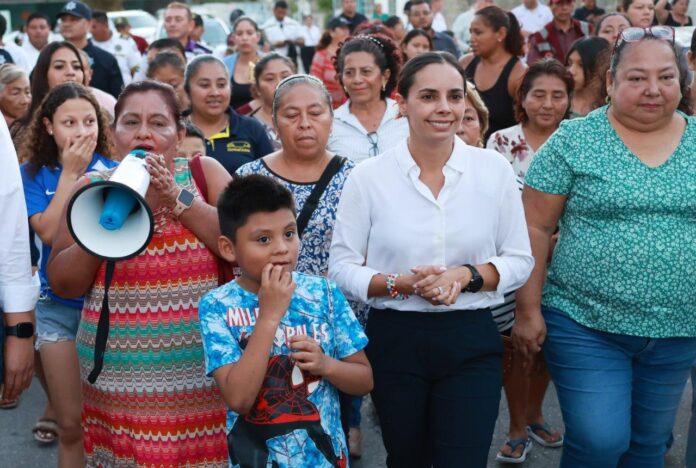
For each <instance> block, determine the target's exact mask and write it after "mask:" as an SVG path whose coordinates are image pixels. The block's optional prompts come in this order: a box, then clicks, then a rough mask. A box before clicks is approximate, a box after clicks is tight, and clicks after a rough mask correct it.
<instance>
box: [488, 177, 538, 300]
mask: <svg viewBox="0 0 696 468" xmlns="http://www.w3.org/2000/svg"><path fill="white" fill-rule="evenodd" d="M495 243H496V252H497V255H496V256H494V257H491V258H489V259H488V260H487V261H486V263H492V264H493V265H495V268H496V269H497V270H498V274H499V275H500V281H499V283H498V287H497V289H496V293H497V294H501V295H502V294H505V293H506V292H509V291H513V290H515V289H517V288H519V287H520V286H522V285H524V283H526V282H527V279H528V278H529V275H530V274H531V272H532V269H533V268H534V257H533V256H532V248H531V245H530V242H529V233H528V232H527V222H526V220H525V217H524V208H523V207H522V198H521V197H520V190H519V187H518V184H517V182H516V181H515V176H514V173H513V171H512V170H510V171H509V175H508V180H507V181H506V184H505V190H503V191H502V195H501V199H500V205H499V210H498V231H497V233H496V237H495Z"/></svg>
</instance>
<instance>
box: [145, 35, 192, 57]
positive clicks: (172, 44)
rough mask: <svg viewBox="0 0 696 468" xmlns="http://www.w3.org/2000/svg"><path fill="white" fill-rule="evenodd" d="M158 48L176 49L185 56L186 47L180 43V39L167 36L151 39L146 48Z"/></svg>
mask: <svg viewBox="0 0 696 468" xmlns="http://www.w3.org/2000/svg"><path fill="white" fill-rule="evenodd" d="M153 49H155V50H160V49H177V50H178V51H180V52H181V55H182V56H184V57H186V49H185V48H184V46H183V45H182V44H181V42H180V41H178V40H176V39H170V38H168V37H165V38H162V39H157V40H156V41H152V43H151V44H150V47H148V48H147V50H153Z"/></svg>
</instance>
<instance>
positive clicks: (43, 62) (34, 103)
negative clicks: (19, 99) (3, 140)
mask: <svg viewBox="0 0 696 468" xmlns="http://www.w3.org/2000/svg"><path fill="white" fill-rule="evenodd" d="M60 49H70V50H71V51H72V52H73V53H74V54H75V58H76V59H77V61H78V62H79V63H80V70H82V76H83V78H82V80H83V81H82V83H81V84H83V85H85V86H86V84H87V83H85V82H84V80H85V78H84V76H85V70H84V68H83V67H82V59H81V57H80V51H79V50H77V47H75V46H74V45H72V44H71V43H69V42H66V41H61V42H51V43H49V44H47V45H46V47H44V48H43V49H42V50H41V53H39V58H38V59H37V60H36V66H35V67H34V70H33V71H32V72H31V75H29V80H30V81H31V104H29V110H28V111H27V114H26V116H24V117H23V118H21V119H17V120H15V121H14V122H13V124H12V128H11V131H12V137H13V138H15V137H16V136H17V135H18V134H19V133H20V132H22V130H23V129H25V128H26V127H27V126H28V125H29V122H30V120H31V119H32V116H33V115H34V112H36V109H37V108H38V107H39V106H40V105H41V103H42V102H43V100H44V98H45V97H46V95H47V94H48V92H49V91H50V89H49V86H48V69H49V68H50V67H51V59H52V58H53V54H55V53H56V52H58V51H59V50H60Z"/></svg>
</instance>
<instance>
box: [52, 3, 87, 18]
mask: <svg viewBox="0 0 696 468" xmlns="http://www.w3.org/2000/svg"><path fill="white" fill-rule="evenodd" d="M65 15H70V16H75V17H77V18H84V19H86V20H91V19H92V9H91V8H90V7H88V6H87V5H85V4H84V3H82V2H78V1H74V0H71V1H69V2H68V3H66V4H65V5H63V8H62V9H61V10H60V11H59V12H58V14H57V15H56V18H61V17H63V16H65Z"/></svg>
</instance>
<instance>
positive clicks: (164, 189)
mask: <svg viewBox="0 0 696 468" xmlns="http://www.w3.org/2000/svg"><path fill="white" fill-rule="evenodd" d="M145 162H146V163H147V170H148V172H149V173H150V187H149V188H148V190H147V192H148V193H147V195H148V196H146V198H147V199H148V203H150V202H151V201H152V202H154V206H153V205H150V207H151V208H156V207H157V206H159V205H164V206H166V207H168V208H170V209H174V207H175V206H176V199H177V197H178V196H179V187H178V186H177V185H176V184H175V183H174V176H173V175H172V173H171V171H170V170H169V168H168V167H167V163H166V160H165V158H164V156H162V155H159V154H148V155H147V156H146V157H145ZM149 195H153V196H154V200H153V199H151V198H150V197H149Z"/></svg>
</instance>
